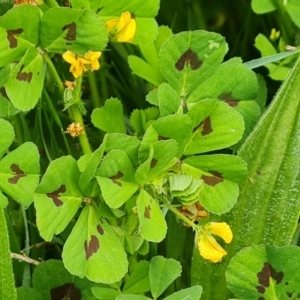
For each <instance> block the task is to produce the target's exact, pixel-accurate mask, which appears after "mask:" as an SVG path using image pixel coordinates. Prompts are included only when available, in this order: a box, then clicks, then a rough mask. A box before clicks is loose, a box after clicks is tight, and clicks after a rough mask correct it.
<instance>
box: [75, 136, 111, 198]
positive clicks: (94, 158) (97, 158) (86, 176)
mask: <svg viewBox="0 0 300 300" xmlns="http://www.w3.org/2000/svg"><path fill="white" fill-rule="evenodd" d="M105 146H106V136H105V137H104V139H103V142H102V144H101V146H100V147H99V148H98V149H97V150H95V151H94V152H93V154H92V155H91V157H90V158H89V160H88V161H87V163H86V165H85V168H84V170H83V171H82V173H81V174H80V177H79V186H80V189H81V190H82V192H83V194H84V195H85V196H86V197H95V196H98V195H99V194H100V189H99V185H98V183H97V182H96V179H95V174H96V171H97V169H98V167H99V165H100V163H101V161H102V158H103V154H104V151H105Z"/></svg>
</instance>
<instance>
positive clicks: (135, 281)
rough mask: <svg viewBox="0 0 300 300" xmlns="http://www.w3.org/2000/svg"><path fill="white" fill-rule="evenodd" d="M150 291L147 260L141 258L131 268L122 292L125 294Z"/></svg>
mask: <svg viewBox="0 0 300 300" xmlns="http://www.w3.org/2000/svg"><path fill="white" fill-rule="evenodd" d="M148 291H150V281H149V262H148V261H145V260H142V261H140V262H139V263H138V264H137V265H136V266H135V267H134V268H133V270H132V273H131V274H130V276H129V278H128V279H127V280H126V282H125V285H124V288H123V292H124V293H126V294H130V293H131V294H141V293H145V292H148Z"/></svg>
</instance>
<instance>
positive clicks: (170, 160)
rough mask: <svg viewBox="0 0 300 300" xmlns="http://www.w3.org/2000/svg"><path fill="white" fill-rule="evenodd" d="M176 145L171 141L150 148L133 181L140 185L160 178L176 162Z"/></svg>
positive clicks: (160, 142)
mask: <svg viewBox="0 0 300 300" xmlns="http://www.w3.org/2000/svg"><path fill="white" fill-rule="evenodd" d="M177 152H178V143H177V142H176V141H174V140H172V139H169V140H166V141H158V142H155V143H154V144H153V145H151V146H150V149H149V156H148V159H147V160H146V161H145V162H144V163H142V164H141V165H140V166H139V168H138V169H137V170H136V173H135V179H136V182H137V183H139V184H140V185H144V184H145V183H146V182H151V181H153V180H155V179H158V178H161V177H162V176H163V175H164V174H165V173H166V172H167V171H168V170H169V168H170V167H172V166H173V165H174V164H175V163H176V161H177V158H176V154H177Z"/></svg>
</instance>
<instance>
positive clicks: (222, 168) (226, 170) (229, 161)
mask: <svg viewBox="0 0 300 300" xmlns="http://www.w3.org/2000/svg"><path fill="white" fill-rule="evenodd" d="M181 167H182V170H183V172H184V173H185V174H189V175H192V176H193V177H194V178H198V179H202V181H203V189H202V191H201V194H200V198H199V199H200V203H201V205H202V206H203V207H204V208H205V209H206V210H208V211H210V212H212V213H214V214H222V213H225V212H227V211H229V210H230V209H231V208H232V207H233V205H234V204H235V203H236V201H237V198H238V195H239V187H238V183H239V182H242V181H243V180H245V178H246V176H247V165H246V163H245V162H244V161H243V160H242V159H241V158H239V157H236V156H233V155H226V154H214V155H202V156H192V157H188V158H186V159H184V160H183V162H182V165H181Z"/></svg>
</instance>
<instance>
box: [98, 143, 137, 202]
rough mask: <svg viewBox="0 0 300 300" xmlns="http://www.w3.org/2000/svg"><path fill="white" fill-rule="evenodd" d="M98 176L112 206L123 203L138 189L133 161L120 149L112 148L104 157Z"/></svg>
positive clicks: (104, 196)
mask: <svg viewBox="0 0 300 300" xmlns="http://www.w3.org/2000/svg"><path fill="white" fill-rule="evenodd" d="M96 178H97V181H98V183H99V185H100V188H101V191H102V196H103V198H104V200H105V202H106V203H107V205H108V206H110V207H111V208H118V207H120V206H121V205H123V204H124V203H125V202H126V201H127V200H128V199H129V198H130V197H131V196H132V195H133V194H134V193H135V192H136V191H137V189H138V185H137V184H136V182H135V179H134V168H133V166H132V164H131V161H130V160H129V158H128V156H127V154H126V153H125V152H124V151H122V150H120V149H115V150H111V151H110V152H109V153H108V154H107V155H106V156H105V157H104V158H103V160H102V163H101V165H100V167H99V169H98V171H97V173H96Z"/></svg>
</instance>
